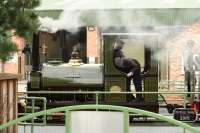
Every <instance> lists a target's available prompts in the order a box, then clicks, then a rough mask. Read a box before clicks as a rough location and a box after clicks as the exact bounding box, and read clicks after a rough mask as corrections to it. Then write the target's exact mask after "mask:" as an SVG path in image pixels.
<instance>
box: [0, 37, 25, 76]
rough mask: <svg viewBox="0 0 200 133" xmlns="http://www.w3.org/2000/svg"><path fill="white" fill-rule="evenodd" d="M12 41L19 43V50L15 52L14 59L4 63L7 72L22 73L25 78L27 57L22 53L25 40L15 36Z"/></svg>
mask: <svg viewBox="0 0 200 133" xmlns="http://www.w3.org/2000/svg"><path fill="white" fill-rule="evenodd" d="M12 42H13V43H15V44H16V45H17V48H18V51H17V52H16V53H15V54H13V59H11V60H10V61H7V62H6V63H5V65H4V71H5V73H13V74H21V75H22V79H23V78H25V59H24V58H25V57H24V54H23V53H22V50H23V48H24V44H25V40H24V39H23V38H22V37H19V36H13V37H12Z"/></svg>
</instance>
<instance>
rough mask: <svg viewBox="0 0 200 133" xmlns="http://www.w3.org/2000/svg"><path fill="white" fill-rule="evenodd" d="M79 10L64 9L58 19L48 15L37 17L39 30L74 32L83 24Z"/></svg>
mask: <svg viewBox="0 0 200 133" xmlns="http://www.w3.org/2000/svg"><path fill="white" fill-rule="evenodd" d="M80 17H81V12H80V11H77V10H64V11H63V12H62V13H61V14H60V16H59V18H58V19H53V18H50V17H45V18H41V17H40V18H39V21H40V23H41V26H40V30H42V31H47V32H51V33H55V32H56V31H58V30H68V31H71V32H76V31H77V30H78V28H79V27H81V26H83V23H82V22H81V20H80Z"/></svg>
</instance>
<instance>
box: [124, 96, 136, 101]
mask: <svg viewBox="0 0 200 133" xmlns="http://www.w3.org/2000/svg"><path fill="white" fill-rule="evenodd" d="M126 101H127V102H132V101H135V96H133V95H128V96H127V100H126Z"/></svg>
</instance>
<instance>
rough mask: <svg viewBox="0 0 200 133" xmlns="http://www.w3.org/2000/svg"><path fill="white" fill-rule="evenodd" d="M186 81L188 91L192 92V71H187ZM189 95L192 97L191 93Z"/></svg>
mask: <svg viewBox="0 0 200 133" xmlns="http://www.w3.org/2000/svg"><path fill="white" fill-rule="evenodd" d="M185 82H186V86H187V90H188V92H191V72H190V71H186V72H185ZM187 96H188V97H190V94H188V95H187Z"/></svg>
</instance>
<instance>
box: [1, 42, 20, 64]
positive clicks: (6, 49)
mask: <svg viewBox="0 0 200 133" xmlns="http://www.w3.org/2000/svg"><path fill="white" fill-rule="evenodd" d="M16 50H17V47H16V45H13V43H12V42H11V40H6V41H0V58H1V61H2V62H6V61H7V60H9V59H11V57H12V56H11V55H12V52H13V51H16Z"/></svg>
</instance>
